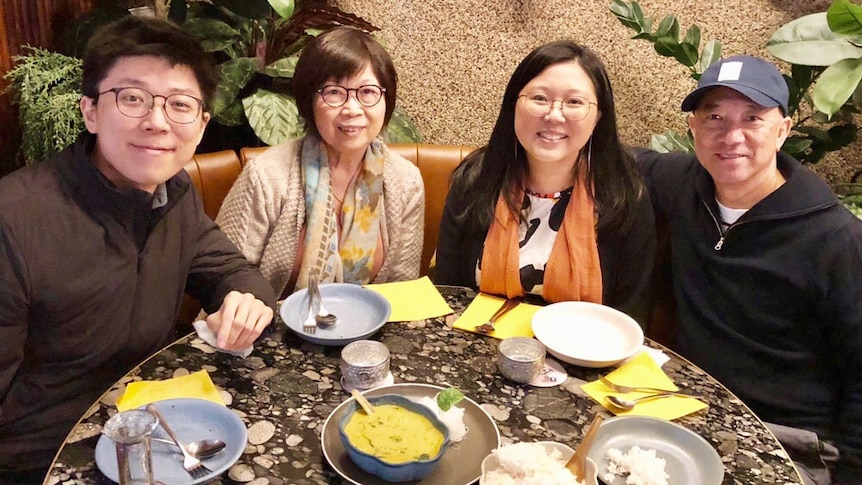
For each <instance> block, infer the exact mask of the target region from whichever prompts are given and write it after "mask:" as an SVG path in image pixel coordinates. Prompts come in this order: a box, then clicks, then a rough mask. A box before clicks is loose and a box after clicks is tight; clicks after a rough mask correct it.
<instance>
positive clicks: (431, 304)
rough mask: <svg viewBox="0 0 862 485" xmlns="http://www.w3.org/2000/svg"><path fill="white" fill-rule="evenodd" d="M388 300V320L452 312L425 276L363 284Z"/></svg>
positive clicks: (411, 319)
mask: <svg viewBox="0 0 862 485" xmlns="http://www.w3.org/2000/svg"><path fill="white" fill-rule="evenodd" d="M365 287H366V288H368V289H370V290H374V291H376V292H377V293H380V294H381V295H383V298H386V300H388V301H389V305H390V306H391V307H392V312H391V313H390V314H389V321H390V322H411V321H413V320H425V319H426V318H436V317H442V316H443V315H448V314H450V313H452V309H451V308H449V305H447V304H446V300H445V299H444V298H443V296H442V295H441V294H440V292H439V291H437V288H435V287H434V283H431V280H430V279H428V277H427V276H423V277H422V278H419V279H416V280H411V281H398V282H394V283H378V284H374V285H365Z"/></svg>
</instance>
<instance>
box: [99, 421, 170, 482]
mask: <svg viewBox="0 0 862 485" xmlns="http://www.w3.org/2000/svg"><path fill="white" fill-rule="evenodd" d="M158 426H159V422H158V420H157V419H156V417H155V416H153V415H152V414H150V413H149V412H147V411H144V410H143V409H131V410H129V411H122V412H119V413H117V414H115V415H114V416H113V417H112V418H111V419H109V420H108V422H107V423H105V426H104V427H103V428H102V433H103V434H104V435H105V436H107V437H108V438H111V440H112V441H113V442H114V444H115V447H116V451H117V471H118V476H119V479H120V485H158V484H159V483H160V482H156V481H155V480H154V479H153V455H152V450H151V448H150V435H152V434H153V431H155V429H156V428H157V427H158Z"/></svg>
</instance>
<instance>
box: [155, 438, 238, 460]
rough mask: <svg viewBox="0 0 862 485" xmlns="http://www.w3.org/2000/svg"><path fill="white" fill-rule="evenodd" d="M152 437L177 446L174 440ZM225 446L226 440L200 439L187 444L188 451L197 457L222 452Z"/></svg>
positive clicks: (206, 456) (205, 456)
mask: <svg viewBox="0 0 862 485" xmlns="http://www.w3.org/2000/svg"><path fill="white" fill-rule="evenodd" d="M150 439H151V440H153V441H159V442H162V443H168V444H170V445H173V446H174V447H176V446H177V445H176V444H175V443H174V442H173V441H171V440H166V439H164V438H156V437H150ZM225 446H226V445H225V442H224V441H222V440H200V441H193V442H191V443H189V444H187V445H186V451H188V452H189V454H190V455H192V456H194V457H195V458H209V457H211V456H214V455H216V454H218V453H219V452H221V450H223V449H224V448H225Z"/></svg>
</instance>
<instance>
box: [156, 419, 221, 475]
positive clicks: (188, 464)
mask: <svg viewBox="0 0 862 485" xmlns="http://www.w3.org/2000/svg"><path fill="white" fill-rule="evenodd" d="M147 411H149V412H150V414H152V415H153V416H155V417H156V419H158V420H159V424H160V425H161V426H162V429H164V430H165V432H166V433H168V436H170V437H171V439H172V440H174V443H176V444H177V446H178V447H179V449H180V451H182V453H183V468H185V469H186V471H187V472H188V473H189V475H191V476H192V478H195V479H197V478H203V477H205V476H207V475H209V474H210V473H212V472H211V471H210V469H209V468H207V467H206V466H204V464H203V463H201V461H200V460H198V459H197V458H195V457H193V456H192V455H191V454H189V452H188V451H187V450H186V447H185V445H184V444H182V443H181V442H180V440H179V438H177V435H176V434H174V430H173V429H171V427H170V426H169V425H168V422H167V420H165V418H164V416H162V413H161V412H160V411H159V408H157V407H156V405H155V404H147Z"/></svg>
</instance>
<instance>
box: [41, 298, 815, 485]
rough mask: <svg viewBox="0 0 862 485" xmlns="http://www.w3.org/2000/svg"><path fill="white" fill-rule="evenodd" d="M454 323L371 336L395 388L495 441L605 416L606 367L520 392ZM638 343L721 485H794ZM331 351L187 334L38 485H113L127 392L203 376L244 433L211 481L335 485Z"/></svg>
mask: <svg viewBox="0 0 862 485" xmlns="http://www.w3.org/2000/svg"><path fill="white" fill-rule="evenodd" d="M438 288H439V289H440V291H441V293H442V294H443V296H444V297H445V298H446V300H447V302H448V303H449V305H450V306H451V307H452V309H453V310H455V316H457V315H459V314H460V313H461V312H462V311H463V310H464V309H465V308H466V306H467V305H468V304H469V303H470V301H471V300H472V299H473V298H474V296H475V293H474V292H473V291H471V290H469V289H466V288H456V287H438ZM452 321H454V318H453V316H449V317H446V318H435V319H429V320H424V321H416V322H407V323H387V324H386V325H385V326H384V327H383V329H382V330H381V331H380V332H378V333H377V334H375V335H374V336H373V337H371V338H372V339H375V340H380V341H382V342H383V343H385V344H386V345H387V347H389V349H390V351H391V353H392V372H393V374H394V377H395V382H397V383H412V382H415V383H426V384H440V383H443V382H445V383H449V384H451V385H454V386H456V387H458V388H459V389H461V390H462V391H463V392H464V393H465V394H466V395H467V396H468V397H470V398H471V399H473V400H474V401H476V402H477V403H479V404H480V405H481V406H482V407H483V409H485V410H486V411H487V412H488V413H489V414H490V415H491V416H492V417H493V418H494V420H495V422H496V424H497V426H498V427H499V429H500V434H501V436H502V439H503V442H504V443H508V442H516V441H540V440H553V441H560V442H563V443H568V444H570V445H573V446H574V445H576V444H577V443H578V442H579V441H580V439H581V438H582V436H583V433H584V431H585V427H586V425H587V424H589V421H590V420H591V418H592V416H593V415H594V414H595V413H603V414H604V415H605V416H606V417H609V413H608V412H607V411H606V410H605V409H604V408H603V407H602V406H600V405H599V404H597V403H596V402H595V401H593V400H592V399H591V398H590V397H588V396H587V395H585V394H584V393H583V391H581V389H580V385H581V384H583V383H584V382H585V381H591V380H595V379H596V378H598V376H599V374H600V373H606V372H608V371H609V369H587V368H579V367H576V366H569V365H566V371H567V372H568V374H569V376H570V377H569V379H568V380H566V382H564V383H563V384H562V385H560V386H556V387H547V388H538V387H531V386H528V385H518V384H515V383H513V382H511V381H508V380H507V379H505V378H504V377H503V376H501V375H500V374H499V372H498V371H497V368H496V361H495V358H496V351H497V344H498V343H499V341H498V340H497V339H494V338H491V337H487V336H482V335H477V334H472V333H469V332H463V331H460V330H455V329H452V328H451V327H450V325H451V322H452ZM647 345H648V346H650V347H653V348H657V349H660V350H662V351H664V352H665V353H666V354H667V355H669V356H670V357H671V360H670V361H669V362H668V363H666V364H665V365H664V366H663V369H664V370H665V372H666V373H667V374H668V375H669V376H670V378H671V379H673V380H674V382H675V383H676V384H677V385H679V386H680V387H684V388H686V389H690V390H691V392H693V393H695V394H699V395H702V396H706V397H705V400H706V401H707V402H708V403H709V408H708V409H707V410H705V411H701V412H699V413H697V414H693V415H689V416H686V417H684V418H681V419H678V420H676V422H677V423H679V424H681V425H683V426H685V427H687V428H689V429H691V430H693V431H695V432H696V433H698V434H700V435H701V436H703V437H704V438H706V439H707V440H708V441H709V442H710V443H711V444H712V445H713V447H714V448H715V449H716V450H717V451H718V453H719V455H720V456H721V459H722V461H723V462H724V466H725V474H724V481H723V485H731V484H764V483H775V484H782V485H787V484H793V483H797V484H798V483H801V479H800V478H799V475H798V473H797V472H796V469H795V468H794V467H793V464H792V462H791V461H790V460H789V459H788V458H787V454H786V452H785V451H784V449H783V448H782V447H781V445H780V444H779V443H778V441H777V440H776V439H775V437H774V436H773V435H772V433H770V432H769V430H768V429H767V428H766V427H765V426H764V424H763V422H761V421H760V419H758V417H757V416H755V415H754V413H752V412H751V410H750V409H748V407H746V406H745V404H743V403H742V402H741V401H740V400H739V399H738V398H737V397H735V396H734V395H733V394H731V393H730V392H729V391H728V390H727V389H726V388H724V386H722V385H721V384H719V383H718V382H717V381H716V380H715V379H713V378H712V377H710V376H709V375H707V374H706V373H705V372H703V371H702V370H700V369H699V368H697V367H696V366H694V365H692V364H691V363H689V362H688V361H686V360H684V359H682V358H680V357H679V356H678V355H677V354H675V353H674V352H672V351H670V350H669V349H666V348H664V347H662V346H661V345H660V344H657V343H655V342H652V341H649V340H648V341H647ZM340 351H341V347H323V346H319V345H313V344H310V343H308V342H306V341H304V340H302V339H300V338H299V337H298V336H296V335H295V334H293V333H292V332H291V331H290V330H288V329H287V328H286V327H285V326H284V325H283V324H282V323H280V322H274V323H273V328H272V332H271V333H270V334H268V335H267V336H266V337H264V338H262V339H260V340H259V341H258V342H257V343H256V344H255V351H254V352H253V353H252V354H251V355H250V356H249V357H248V358H245V359H242V358H240V357H235V356H230V355H228V354H224V353H220V352H214V351H213V349H212V348H211V347H209V346H207V345H206V344H205V343H203V342H202V341H201V340H199V339H197V338H196V337H195V335H194V334H192V335H190V336H187V337H185V338H182V339H180V340H178V341H177V342H175V343H174V344H172V345H170V346H168V347H166V348H165V349H164V350H162V351H161V352H159V353H158V354H156V355H155V356H153V357H152V358H150V359H148V360H147V361H146V362H144V363H142V364H141V365H140V366H139V367H138V368H136V369H134V370H133V371H132V372H130V373H129V374H128V375H127V376H126V377H125V378H123V379H121V380H120V382H118V383H117V384H116V385H115V386H114V387H113V388H112V389H111V390H110V391H108V392H107V393H106V394H105V395H104V396H103V397H102V399H100V401H99V402H98V403H96V404H95V405H94V406H93V407H92V408H91V409H90V411H89V412H88V413H87V415H86V416H84V417H83V418H82V419H81V421H80V422H79V423H78V425H77V426H76V427H75V429H74V430H73V431H72V433H71V434H70V435H69V437H68V438H67V440H66V443H65V444H64V446H63V448H62V449H61V450H60V452H59V453H58V455H57V458H56V460H55V462H54V464H53V466H52V468H51V470H50V472H49V473H48V475H47V477H46V479H45V483H46V484H49V485H56V484H69V485H71V484H102V483H104V484H109V483H112V482H111V481H110V480H108V479H107V478H106V477H105V476H104V475H102V474H101V473H100V472H99V470H98V468H97V466H96V463H95V459H94V449H95V446H96V442H97V441H98V438H99V433H100V431H101V426H102V424H103V423H104V422H105V421H106V420H107V418H108V417H109V416H110V415H112V414H113V413H114V412H116V408H115V407H114V402H115V401H116V398H117V397H118V396H120V395H121V394H122V392H123V389H124V387H125V385H126V383H128V382H130V381H132V380H160V379H167V378H170V377H174V376H177V375H183V374H186V373H188V372H195V371H198V370H200V369H206V370H207V371H208V372H209V374H210V376H211V377H212V380H213V382H215V384H216V386H218V387H219V388H220V389H221V390H223V392H222V395H223V397H224V398H226V401H229V402H228V406H229V407H230V408H231V409H232V410H234V411H235V412H236V413H237V414H239V415H240V416H241V417H242V420H243V422H245V424H246V426H247V427H248V428H249V444H248V445H247V447H246V449H245V452H244V453H243V455H242V457H241V458H240V459H239V461H238V462H237V463H236V464H235V465H234V466H233V467H231V469H230V470H229V471H228V472H226V473H224V474H223V475H222V476H221V477H219V478H217V479H215V480H213V481H212V483H216V484H218V483H222V484H236V483H248V484H251V485H265V484H269V485H279V484H293V485H305V484H340V483H342V480H341V478H340V477H339V476H338V475H337V474H336V473H335V471H334V470H333V469H332V468H331V467H330V466H329V464H328V463H327V462H326V460H325V458H324V456H323V453H322V451H321V445H320V430H321V428H322V425H323V423H324V421H325V420H326V418H327V416H329V414H330V413H331V412H332V410H333V409H335V407H336V406H338V404H340V403H341V402H343V401H344V400H346V399H348V398H349V397H350V395H349V393H348V392H346V391H344V390H343V389H342V387H341V384H340V382H339V377H340V371H339V353H340Z"/></svg>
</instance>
